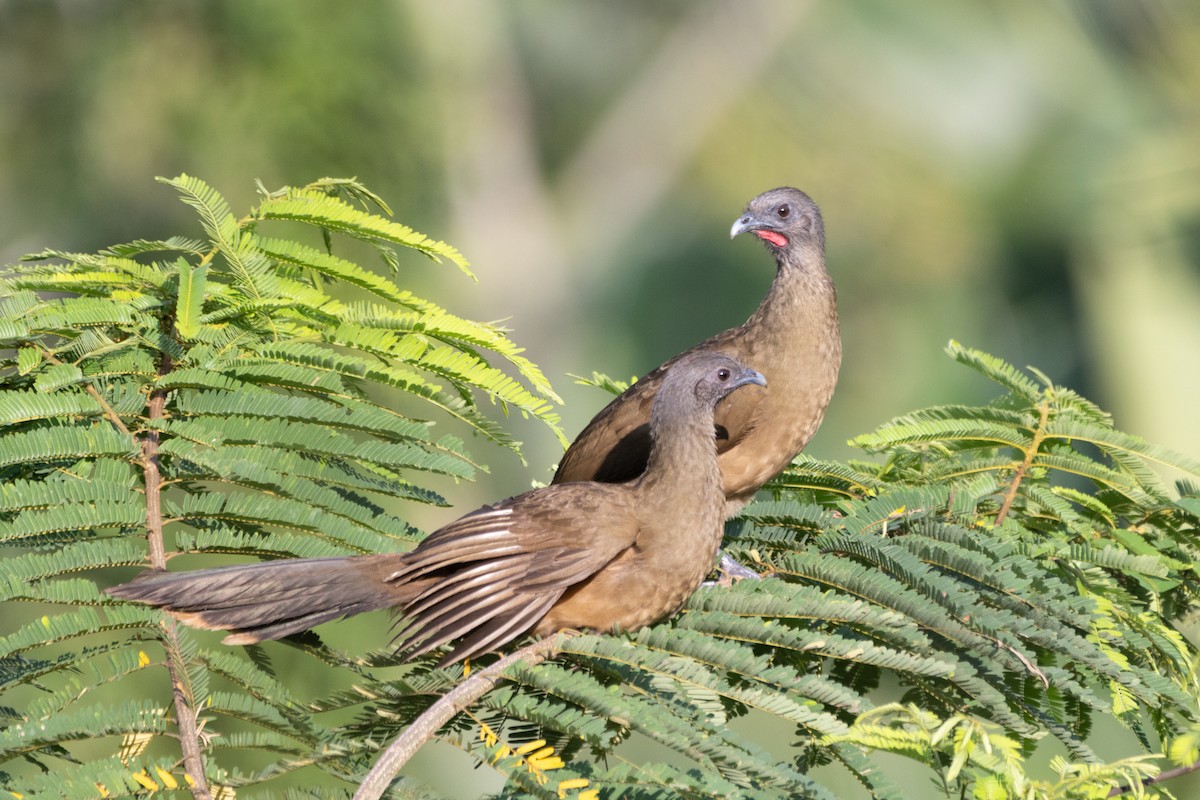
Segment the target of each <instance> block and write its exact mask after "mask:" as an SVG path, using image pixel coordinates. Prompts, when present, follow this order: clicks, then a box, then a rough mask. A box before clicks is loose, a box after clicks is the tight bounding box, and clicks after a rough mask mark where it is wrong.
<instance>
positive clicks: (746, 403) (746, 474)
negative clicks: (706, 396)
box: [553, 187, 842, 516]
mask: <svg viewBox="0 0 1200 800" xmlns="http://www.w3.org/2000/svg"><path fill="white" fill-rule="evenodd" d="M740 233H753V234H754V235H756V236H758V237H759V238H760V239H762V240H763V242H764V243H765V244H766V247H767V250H768V251H769V252H770V253H771V254H772V255H774V256H775V263H776V267H777V269H776V273H775V280H774V281H773V282H772V284H771V289H770V291H768V292H767V295H766V297H765V298H764V299H763V301H762V303H761V304H760V305H759V307H758V309H757V310H756V311H755V312H754V313H753V314H752V315H750V318H749V319H748V320H746V322H745V324H743V325H742V326H740V327H738V328H733V329H732V330H727V331H725V332H724V333H719V334H717V335H716V336H714V337H712V338H711V339H708V340H707V341H705V342H701V343H700V344H698V345H696V346H695V347H693V348H692V349H690V350H688V351H687V352H685V353H684V354H682V355H680V356H677V357H675V358H673V359H671V360H670V361H668V362H666V363H665V364H663V365H662V366H660V367H659V368H658V369H656V370H654V371H653V372H651V373H650V374H648V375H646V376H644V377H642V378H641V379H639V380H638V381H637V382H636V383H634V384H633V385H632V386H630V387H629V388H628V389H627V390H626V391H625V392H624V393H623V394H621V395H620V396H619V397H617V398H616V399H615V400H613V401H612V402H611V403H609V404H608V406H607V407H605V408H604V409H603V410H602V411H601V412H600V413H599V414H597V415H596V417H595V418H594V419H593V420H592V421H591V423H589V424H588V426H587V427H586V428H584V429H583V432H582V433H580V434H579V437H578V438H577V439H576V440H575V442H574V444H572V445H571V447H570V448H569V449H568V450H567V452H566V454H565V455H564V456H563V458H562V461H561V462H560V464H559V467H558V471H557V473H556V474H555V476H554V480H553V482H554V483H556V484H557V483H568V482H571V481H602V482H606V483H608V482H621V481H627V480H631V479H633V478H635V477H637V476H638V475H640V474H641V472H642V470H644V469H645V468H646V463H647V460H648V458H649V454H650V433H649V431H650V409H651V405H652V404H653V401H654V398H655V396H656V395H657V393H658V392H659V391H661V389H662V387H663V386H664V384H665V381H666V379H667V377H668V376H669V375H670V374H671V371H672V370H674V369H676V368H678V366H679V365H680V364H682V363H685V361H686V360H687V359H688V358H690V357H691V356H692V355H693V354H695V353H725V354H727V355H730V356H732V357H734V358H736V359H738V360H739V361H741V362H742V363H744V364H746V365H747V366H749V367H751V368H753V369H756V370H758V371H759V372H761V373H762V374H763V375H764V376H765V377H766V379H767V381H768V383H769V384H770V387H769V388H767V387H763V388H761V389H750V390H747V391H744V392H738V393H737V394H736V395H734V396H732V397H729V398H728V399H726V400H724V401H723V402H721V403H720V405H718V406H717V410H716V417H715V420H716V425H717V450H718V452H719V456H718V463H719V464H720V467H721V474H722V477H723V484H724V488H725V495H726V497H727V498H728V506H727V509H726V512H727V514H728V515H729V516H732V515H734V514H736V513H737V512H738V511H739V510H740V509H741V508H742V507H743V506H744V505H745V504H746V503H748V502H749V501H750V500H751V499H752V498H753V497H754V494H755V492H757V491H758V489H759V488H760V487H761V486H762V485H763V484H764V483H766V482H767V481H768V480H770V479H771V478H773V477H774V476H775V475H777V474H778V473H779V472H780V471H782V470H783V468H784V467H786V466H787V465H788V463H789V462H791V460H792V459H793V458H795V457H796V455H797V454H798V453H799V452H800V451H801V450H803V449H804V446H805V445H807V444H808V442H809V440H810V439H811V438H812V437H813V434H815V433H816V431H817V428H818V427H819V426H820V424H821V419H822V418H823V417H824V415H825V407H826V406H827V405H828V404H829V399H830V397H831V396H832V395H833V389H834V385H835V384H836V383H837V376H838V368H839V366H840V365H841V360H842V344H841V337H840V334H839V329H838V314H837V296H836V292H835V290H834V286H833V281H832V280H830V278H829V273H828V272H827V271H826V270H825V228H824V224H823V222H822V220H821V212H820V210H819V209H818V208H817V205H816V203H814V202H813V201H812V199H811V198H810V197H809V196H808V195H806V194H805V193H804V192H801V191H799V190H797V189H791V188H786V187H785V188H780V189H772V190H771V191H769V192H764V193H763V194H761V195H759V196H758V197H756V198H754V199H753V200H751V201H750V202H749V203H748V204H747V205H746V209H745V211H744V212H743V213H742V215H741V216H740V217H739V218H738V220H737V221H736V222H735V223H734V224H733V229H732V230H731V231H730V236H731V237H733V236H737V235H738V234H740Z"/></svg>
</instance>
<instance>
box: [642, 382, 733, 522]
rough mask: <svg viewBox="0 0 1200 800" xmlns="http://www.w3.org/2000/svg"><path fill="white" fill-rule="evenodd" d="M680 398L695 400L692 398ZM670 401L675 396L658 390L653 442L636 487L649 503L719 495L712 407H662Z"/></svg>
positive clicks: (692, 501)
mask: <svg viewBox="0 0 1200 800" xmlns="http://www.w3.org/2000/svg"><path fill="white" fill-rule="evenodd" d="M680 399H681V400H684V401H685V402H686V401H688V400H690V401H691V402H692V403H695V402H696V401H695V399H694V398H680ZM664 401H666V402H664ZM673 401H676V398H669V397H663V396H661V394H660V396H659V398H658V399H657V401H656V402H655V404H654V409H653V410H652V412H651V419H650V430H651V436H652V437H653V440H654V443H653V446H652V447H651V450H650V462H649V464H648V465H647V466H646V471H645V472H644V473H642V476H641V478H640V479H639V480H638V482H637V491H638V492H639V494H640V495H641V497H642V499H643V500H644V501H645V503H647V504H650V505H657V504H658V503H659V502H660V501H661V500H662V499H663V498H667V499H669V500H670V501H671V502H679V500H678V499H679V498H683V499H685V500H684V501H685V502H686V503H688V504H690V505H691V506H696V505H697V504H700V503H701V498H709V497H722V496H723V495H722V492H721V489H720V487H721V470H720V468H719V467H718V466H717V449H716V438H715V434H714V429H713V415H712V411H711V410H709V411H708V412H707V413H691V414H678V413H667V412H666V411H665V410H664V408H665V407H666V406H667V405H668V404H669V403H673Z"/></svg>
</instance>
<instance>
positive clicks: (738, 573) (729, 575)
mask: <svg viewBox="0 0 1200 800" xmlns="http://www.w3.org/2000/svg"><path fill="white" fill-rule="evenodd" d="M717 571H718V572H720V573H721V577H720V578H718V579H717V580H715V581H705V582H704V583H702V584H700V585H701V586H720V587H723V588H725V589H728V588H729V587H730V586H733V584H734V583H736V582H737V581H744V580H752V581H761V580H762V579H763V576H762V575H761V574H760V573H757V572H755V571H754V570H752V569H750V568H749V567H745V566H742V565H741V564H739V563H738V562H737V561H735V560H734V559H733V557H732V556H730V555H729V554H728V553H725V552H724V551H722V553H721V561H720V563H719V564H717Z"/></svg>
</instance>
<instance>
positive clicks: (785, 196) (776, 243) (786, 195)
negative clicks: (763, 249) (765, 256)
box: [729, 186, 825, 257]
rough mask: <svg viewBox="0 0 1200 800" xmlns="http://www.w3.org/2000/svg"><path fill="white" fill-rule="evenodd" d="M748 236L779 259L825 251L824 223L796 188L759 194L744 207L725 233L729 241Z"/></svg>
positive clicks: (819, 214) (813, 207) (784, 188)
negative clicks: (805, 251) (806, 250)
mask: <svg viewBox="0 0 1200 800" xmlns="http://www.w3.org/2000/svg"><path fill="white" fill-rule="evenodd" d="M739 233H752V234H754V235H755V236H757V237H758V238H760V239H762V240H763V241H764V242H766V244H767V249H768V250H770V251H771V252H772V253H774V254H775V255H776V257H780V256H781V255H782V254H783V253H785V252H788V251H797V250H800V249H804V248H810V247H814V246H815V247H816V248H817V249H818V251H820V252H823V251H824V249H825V224H824V222H822V220H821V211H820V209H818V208H817V204H816V203H814V202H813V199H812V198H811V197H809V196H808V195H806V194H805V193H804V192H802V191H800V190H799V189H792V188H791V187H787V186H784V187H781V188H779V189H772V190H771V191H769V192H763V193H762V194H760V195H759V196H758V197H756V198H754V199H753V200H751V201H750V202H749V203H747V204H746V209H745V210H744V211H743V212H742V215H741V216H740V217H738V219H737V222H735V223H733V227H732V228H731V229H730V230H729V238H731V239H732V238H733V237H734V236H737V235H738V234H739Z"/></svg>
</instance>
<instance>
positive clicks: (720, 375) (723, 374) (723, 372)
mask: <svg viewBox="0 0 1200 800" xmlns="http://www.w3.org/2000/svg"><path fill="white" fill-rule="evenodd" d="M717 380H719V381H727V380H729V370H727V369H723V368H722V369H719V370H717Z"/></svg>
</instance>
